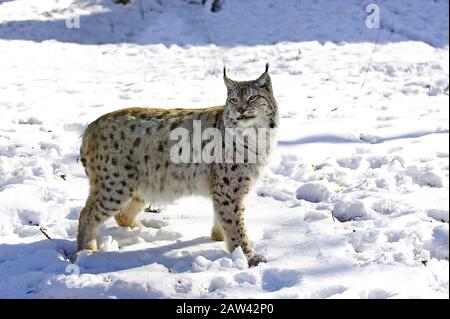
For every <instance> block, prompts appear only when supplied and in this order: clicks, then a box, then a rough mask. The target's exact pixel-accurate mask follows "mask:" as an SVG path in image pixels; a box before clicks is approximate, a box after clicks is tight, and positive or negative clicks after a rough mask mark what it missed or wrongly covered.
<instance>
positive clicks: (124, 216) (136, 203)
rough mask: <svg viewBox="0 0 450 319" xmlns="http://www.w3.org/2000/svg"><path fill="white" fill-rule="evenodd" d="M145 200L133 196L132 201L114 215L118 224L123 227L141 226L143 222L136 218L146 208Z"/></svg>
mask: <svg viewBox="0 0 450 319" xmlns="http://www.w3.org/2000/svg"><path fill="white" fill-rule="evenodd" d="M144 205H145V203H144V201H143V200H142V199H140V198H137V197H132V198H131V200H130V202H129V203H128V204H127V205H125V207H124V208H122V209H121V210H120V212H119V213H118V214H116V215H115V216H114V218H115V219H116V222H117V225H119V226H122V227H139V226H141V225H142V224H141V222H140V221H139V220H137V219H136V216H137V215H138V214H139V212H140V211H141V210H142V209H143V208H144Z"/></svg>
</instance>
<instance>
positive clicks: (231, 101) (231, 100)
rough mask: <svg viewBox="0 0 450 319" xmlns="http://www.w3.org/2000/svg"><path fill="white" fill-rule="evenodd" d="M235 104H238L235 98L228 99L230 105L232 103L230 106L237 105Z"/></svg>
mask: <svg viewBox="0 0 450 319" xmlns="http://www.w3.org/2000/svg"><path fill="white" fill-rule="evenodd" d="M237 102H238V100H237V98H235V97H233V98H231V99H230V103H232V104H237Z"/></svg>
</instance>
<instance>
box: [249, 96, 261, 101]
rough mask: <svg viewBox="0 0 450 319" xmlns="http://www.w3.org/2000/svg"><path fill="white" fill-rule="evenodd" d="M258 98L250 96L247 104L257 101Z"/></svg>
mask: <svg viewBox="0 0 450 319" xmlns="http://www.w3.org/2000/svg"><path fill="white" fill-rule="evenodd" d="M258 97H259V96H258V95H252V96H250V97H249V99H248V101H249V102H253V101H256V99H257V98H258Z"/></svg>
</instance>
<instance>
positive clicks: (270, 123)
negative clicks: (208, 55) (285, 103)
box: [223, 63, 277, 128]
mask: <svg viewBox="0 0 450 319" xmlns="http://www.w3.org/2000/svg"><path fill="white" fill-rule="evenodd" d="M268 71H269V64H268V63H267V64H266V70H265V72H264V73H263V74H262V75H261V76H260V77H259V78H258V79H256V80H253V81H241V82H239V81H233V80H230V79H229V78H228V77H227V74H226V69H225V68H224V69H223V79H224V82H225V86H226V87H227V101H226V104H225V108H224V122H225V126H239V127H249V126H255V127H271V128H273V127H274V126H276V124H277V103H276V101H275V98H274V96H273V91H272V82H271V80H270V76H269V73H268Z"/></svg>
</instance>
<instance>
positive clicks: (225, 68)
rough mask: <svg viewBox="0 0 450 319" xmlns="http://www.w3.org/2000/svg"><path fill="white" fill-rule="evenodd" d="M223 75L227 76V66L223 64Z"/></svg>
mask: <svg viewBox="0 0 450 319" xmlns="http://www.w3.org/2000/svg"><path fill="white" fill-rule="evenodd" d="M223 76H224V77H226V76H227V67H226V66H223Z"/></svg>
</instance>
